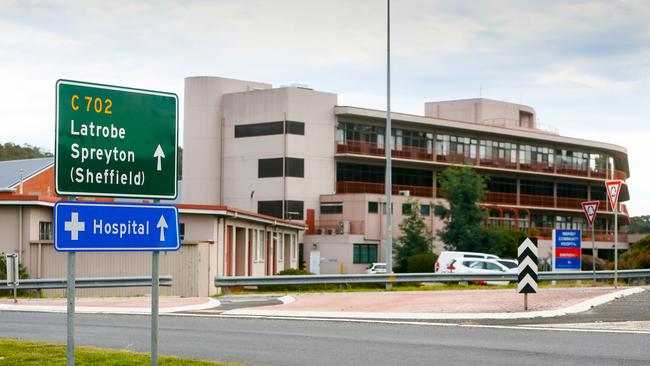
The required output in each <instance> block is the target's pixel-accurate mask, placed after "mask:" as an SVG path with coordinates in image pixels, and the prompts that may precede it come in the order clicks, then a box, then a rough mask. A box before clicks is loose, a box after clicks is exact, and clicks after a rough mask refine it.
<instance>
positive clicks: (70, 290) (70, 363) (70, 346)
mask: <svg viewBox="0 0 650 366" xmlns="http://www.w3.org/2000/svg"><path fill="white" fill-rule="evenodd" d="M75 254H76V253H75V252H68V277H67V281H66V286H67V295H68V340H67V351H66V365H67V366H74V282H75V278H74V277H75V263H74V262H75Z"/></svg>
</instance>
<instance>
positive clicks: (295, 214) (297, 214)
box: [284, 201, 305, 220]
mask: <svg viewBox="0 0 650 366" xmlns="http://www.w3.org/2000/svg"><path fill="white" fill-rule="evenodd" d="M285 207H286V210H285V211H286V212H285V215H284V218H285V219H288V220H304V211H305V202H303V201H286V203H285Z"/></svg>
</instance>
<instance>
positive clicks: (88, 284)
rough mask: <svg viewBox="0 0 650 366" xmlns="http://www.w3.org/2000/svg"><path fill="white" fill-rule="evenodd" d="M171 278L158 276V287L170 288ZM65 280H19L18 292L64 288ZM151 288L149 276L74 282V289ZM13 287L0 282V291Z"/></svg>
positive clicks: (91, 278)
mask: <svg viewBox="0 0 650 366" xmlns="http://www.w3.org/2000/svg"><path fill="white" fill-rule="evenodd" d="M171 285H172V276H160V286H171ZM66 286H67V281H66V279H65V278H30V279H21V280H20V281H19V283H18V286H17V289H19V290H38V289H42V290H50V289H62V288H66ZM140 286H151V276H142V277H86V278H77V279H76V280H75V288H105V287H140ZM13 288H14V286H13V285H7V282H6V281H3V282H0V290H12V289H13Z"/></svg>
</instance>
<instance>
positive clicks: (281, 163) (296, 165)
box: [257, 158, 305, 178]
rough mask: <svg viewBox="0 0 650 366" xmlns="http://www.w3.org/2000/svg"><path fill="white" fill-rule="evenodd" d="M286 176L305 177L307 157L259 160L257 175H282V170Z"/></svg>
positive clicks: (269, 176) (263, 176) (270, 176)
mask: <svg viewBox="0 0 650 366" xmlns="http://www.w3.org/2000/svg"><path fill="white" fill-rule="evenodd" d="M283 170H284V176H286V177H298V178H304V177H305V159H302V158H284V159H282V158H270V159H258V160H257V177H258V178H272V177H282V176H283V174H282V171H283Z"/></svg>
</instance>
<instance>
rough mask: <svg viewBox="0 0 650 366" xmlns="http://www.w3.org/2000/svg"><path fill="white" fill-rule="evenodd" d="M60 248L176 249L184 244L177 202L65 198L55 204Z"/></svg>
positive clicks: (57, 243) (55, 223)
mask: <svg viewBox="0 0 650 366" xmlns="http://www.w3.org/2000/svg"><path fill="white" fill-rule="evenodd" d="M54 247H55V248H56V250H57V251H63V252H75V251H92V252H122V251H175V250H178V249H179V248H180V240H179V235H178V211H177V210H176V207H175V206H173V205H159V204H155V205H144V204H132V203H128V204H127V203H95V202H76V201H61V202H57V203H56V204H55V205H54Z"/></svg>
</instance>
